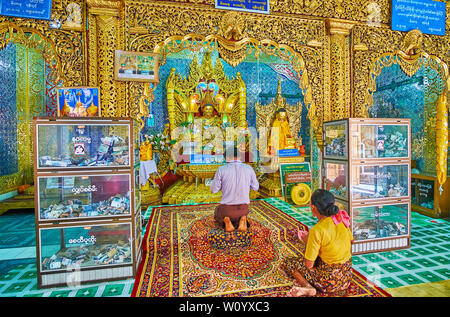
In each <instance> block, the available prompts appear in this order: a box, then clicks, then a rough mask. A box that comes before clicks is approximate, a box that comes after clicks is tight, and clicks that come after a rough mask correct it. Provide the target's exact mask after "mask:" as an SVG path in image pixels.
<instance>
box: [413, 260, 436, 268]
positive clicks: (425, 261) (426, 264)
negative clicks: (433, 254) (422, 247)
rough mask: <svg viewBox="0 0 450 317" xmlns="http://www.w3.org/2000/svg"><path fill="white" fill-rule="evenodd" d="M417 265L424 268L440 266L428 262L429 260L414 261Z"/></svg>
mask: <svg viewBox="0 0 450 317" xmlns="http://www.w3.org/2000/svg"><path fill="white" fill-rule="evenodd" d="M413 261H414V262H416V263H419V264H420V265H422V266H424V267H434V266H438V264H437V263H436V262H434V261H431V260H428V259H417V260H413Z"/></svg>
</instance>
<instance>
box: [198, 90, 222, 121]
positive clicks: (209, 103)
mask: <svg viewBox="0 0 450 317" xmlns="http://www.w3.org/2000/svg"><path fill="white" fill-rule="evenodd" d="M215 106H216V102H215V101H214V100H213V97H212V94H207V95H206V97H205V98H204V102H203V105H202V106H201V114H200V119H201V120H202V127H203V128H204V129H207V128H209V127H220V125H221V124H222V122H221V120H220V116H219V115H218V114H217V111H216V107H215Z"/></svg>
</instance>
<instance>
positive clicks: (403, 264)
mask: <svg viewBox="0 0 450 317" xmlns="http://www.w3.org/2000/svg"><path fill="white" fill-rule="evenodd" d="M397 265H399V266H400V267H403V268H405V269H407V270H415V269H418V268H420V267H421V266H420V265H418V264H416V263H414V262H411V261H402V262H397Z"/></svg>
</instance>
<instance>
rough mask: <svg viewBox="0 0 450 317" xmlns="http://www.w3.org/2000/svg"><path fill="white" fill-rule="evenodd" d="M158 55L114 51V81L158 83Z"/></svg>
mask: <svg viewBox="0 0 450 317" xmlns="http://www.w3.org/2000/svg"><path fill="white" fill-rule="evenodd" d="M158 62H159V55H158V54H156V53H140V52H128V51H119V50H116V51H115V57H114V79H115V80H121V81H141V82H153V83H154V82H159V76H158V70H159V63H158Z"/></svg>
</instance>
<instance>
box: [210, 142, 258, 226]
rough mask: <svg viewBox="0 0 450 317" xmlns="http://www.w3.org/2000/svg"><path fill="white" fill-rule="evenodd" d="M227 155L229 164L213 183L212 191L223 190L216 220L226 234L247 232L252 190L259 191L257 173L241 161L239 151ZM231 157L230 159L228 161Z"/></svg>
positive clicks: (215, 216)
mask: <svg viewBox="0 0 450 317" xmlns="http://www.w3.org/2000/svg"><path fill="white" fill-rule="evenodd" d="M232 151H233V155H227V164H225V165H223V166H221V167H219V169H218V170H217V172H216V174H215V175H214V179H213V181H212V183H211V191H212V192H213V193H217V192H218V191H219V190H222V200H221V201H220V205H219V206H217V207H216V210H215V212H214V219H215V220H216V221H217V222H218V223H219V224H220V225H222V226H224V227H225V231H226V232H231V231H234V230H235V228H236V227H237V229H238V230H242V231H245V230H247V214H248V207H249V205H250V189H253V190H258V188H259V183H258V180H257V178H256V174H255V171H254V170H253V168H252V167H251V166H249V165H247V164H244V163H242V161H240V160H239V155H238V149H237V148H236V147H235V148H233V149H232ZM229 157H230V159H228V158H229Z"/></svg>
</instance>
